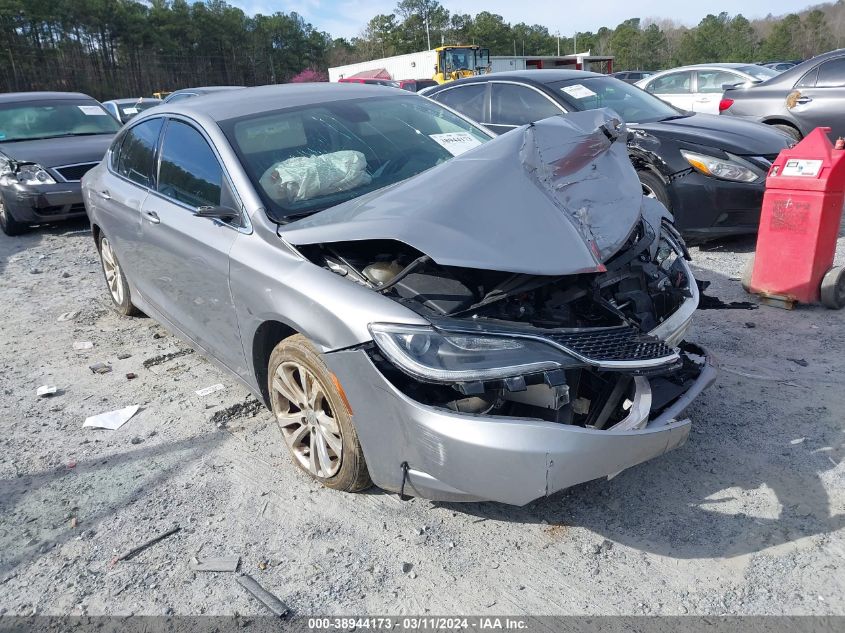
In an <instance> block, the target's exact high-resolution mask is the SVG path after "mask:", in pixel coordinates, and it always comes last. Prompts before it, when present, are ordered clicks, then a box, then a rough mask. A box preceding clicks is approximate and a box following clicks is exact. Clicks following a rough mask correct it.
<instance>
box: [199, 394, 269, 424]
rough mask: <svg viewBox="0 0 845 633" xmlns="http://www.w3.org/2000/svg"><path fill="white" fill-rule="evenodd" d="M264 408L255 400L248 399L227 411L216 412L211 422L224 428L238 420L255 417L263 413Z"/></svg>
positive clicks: (226, 409) (228, 408) (227, 408)
mask: <svg viewBox="0 0 845 633" xmlns="http://www.w3.org/2000/svg"><path fill="white" fill-rule="evenodd" d="M263 407H264V405H262V404H261V403H260V402H259V401H258V400H256V399H255V398H248V399H247V400H244V401H243V402H238V403H237V404H233V405H232V406H230V407H226V408H225V409H220V410H219V411H215V412H214V415H212V416H211V422H212V424H216V425H217V426H218V427H220V428H223V427H224V426H226V424H227V423H229V422H231V421H232V420H235V419H237V418H246V417H253V416H254V415H256V414H257V413H258V412H259V411H261V410H262V408H263Z"/></svg>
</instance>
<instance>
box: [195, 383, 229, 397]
mask: <svg viewBox="0 0 845 633" xmlns="http://www.w3.org/2000/svg"><path fill="white" fill-rule="evenodd" d="M223 389H225V387H224V386H223V383H222V382H218V383H217V384H216V385H211V386H210V387H205V388H203V389H197V390H196V391H195V392H194V393H196V394H197V395H198V396H207V395H209V394H212V393H214V392H215V391H222V390H223Z"/></svg>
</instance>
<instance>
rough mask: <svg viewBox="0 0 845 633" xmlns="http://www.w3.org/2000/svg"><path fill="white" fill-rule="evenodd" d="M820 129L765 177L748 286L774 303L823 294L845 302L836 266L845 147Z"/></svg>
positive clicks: (844, 278)
mask: <svg viewBox="0 0 845 633" xmlns="http://www.w3.org/2000/svg"><path fill="white" fill-rule="evenodd" d="M829 132H830V128H816V129H815V130H813V131H812V132H810V133H809V134H808V135H807V136H806V137H805V138H804V140H802V141H801V142H800V143H798V144H797V145H795V146H794V147H792V148H791V149H786V150H783V151H782V152H781V153H780V155H779V156H778V157H777V158H776V159H775V161H774V163H772V166H771V168H770V169H769V175H768V177H767V178H766V193H765V195H764V196H763V209H762V211H761V214H760V229H759V232H758V234H757V251H756V254H755V256H754V262H753V270H752V271H751V276H750V279H748V277H747V275H746V279H745V280H744V284H745V286H746V290H748V291H749V292H753V293H755V294H759V295H760V296H761V297H762V299H763V301H764V302H766V303H769V304H772V305H778V306H781V307H786V308H792V307H793V306H794V304H795V302H796V301H798V302H801V303H814V302H816V301H819V299H821V301H822V303H824V305H826V306H827V307H829V308H835V309H839V308H842V307H843V305H845V269H843V268H841V267H834V266H833V256H834V251H835V249H836V239H837V237H838V236H839V224H840V220H841V218H842V203H843V200H845V150H843V149H838V148H839V147H840V146H841V145H845V144H843V143H842V142H841V141H840V142H838V143H837V146H836V148H834V146H833V145H832V144H831V142H830V139H828V137H827V134H828V133H829Z"/></svg>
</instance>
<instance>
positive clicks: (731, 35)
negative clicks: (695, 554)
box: [0, 0, 845, 99]
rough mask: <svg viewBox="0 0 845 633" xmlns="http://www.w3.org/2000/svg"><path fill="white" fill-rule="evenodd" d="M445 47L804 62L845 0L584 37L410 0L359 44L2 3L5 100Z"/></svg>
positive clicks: (225, 20) (276, 79)
mask: <svg viewBox="0 0 845 633" xmlns="http://www.w3.org/2000/svg"><path fill="white" fill-rule="evenodd" d="M441 44H479V45H482V46H484V47H487V48H489V49H490V52H491V54H493V55H514V54H515V55H523V54H525V55H556V54H558V52H560V53H561V54H566V53H572V52H575V51H578V52H582V51H586V50H590V51H591V52H592V53H594V54H598V55H614V56H615V57H616V63H615V67H616V69H618V70H624V69H642V70H654V69H659V68H668V67H672V66H676V65H681V64H691V63H699V62H714V61H741V62H753V61H764V60H773V59H806V58H808V57H811V56H813V55H816V54H819V53H822V52H825V51H827V50H830V49H832V48H838V47H841V46H843V45H845V0H837V2H835V3H827V4H822V5H818V6H816V7H811V8H808V9H807V10H805V11H803V12H800V13H795V14H789V15H786V16H783V17H774V16H767V17H766V18H763V19H758V20H748V19H746V18H745V17H743V16H742V15H734V16H732V15H728V14H727V13H720V14H718V15H708V16H706V17H705V18H704V19H703V20H701V22H700V23H699V24H698V25H696V26H694V27H689V28H688V27H685V26H683V25H680V24H677V23H675V22H673V21H672V20H670V19H662V20H661V19H655V18H631V19H627V20H624V21H622V22H621V23H620V24H618V25H617V26H616V27H613V28H611V27H602V28H600V29H598V30H597V31H595V32H592V31H590V32H579V33H557V32H552V31H550V30H549V29H548V27H546V26H543V25H539V24H527V23H525V22H520V23H518V24H511V23H508V22H506V21H505V20H504V19H503V18H502V16H500V15H496V14H494V13H491V12H488V11H481V12H479V13H477V14H476V15H469V14H463V13H451V12H450V11H448V10H447V9H446V8H445V7H443V5H442V4H440V2H438V1H437V0H400V2H399V3H398V4H397V6H396V8H395V10H394V11H393V12H392V13H390V14H384V15H376V16H374V17H373V18H371V19H370V20H369V21H368V22H367V23H366V25H364V27H363V29H362V31H361V33H360V34H359V35H358V36H357V37H353V38H332V37H331V36H330V35H329V34H328V33H325V32H323V31H320V30H318V29H316V28H315V27H314V26H312V25H311V24H309V23H308V22H307V21H306V20H304V19H303V18H302V17H301V16H300V15H298V14H296V13H295V12H291V13H284V12H276V13H273V14H272V15H262V14H258V15H254V16H249V15H247V14H245V13H244V12H243V11H242V10H241V9H239V8H237V7H233V6H231V5H229V4H227V3H226V2H224V1H223V0H208V1H206V2H194V3H189V2H187V0H148V1H147V2H140V1H138V0H58V1H57V0H0V68H2V70H0V91H6V92H8V91H19V90H79V91H83V92H87V93H89V94H91V95H93V96H95V97H97V98H99V99H107V98H114V97H125V96H140V95H149V94H151V93H153V92H155V91H159V90H174V89H176V88H181V87H187V86H192V85H216V84H221V85H260V84H269V83H283V82H288V81H308V80H315V79H316V80H321V79H325V70H326V69H327V68H328V67H329V66H335V65H340V64H345V63H351V62H357V61H366V60H369V59H374V58H378V57H386V56H389V55H398V54H402V53H410V52H415V51H420V50H425V49H426V48H428V47H429V46H431V47H436V46H440V45H441Z"/></svg>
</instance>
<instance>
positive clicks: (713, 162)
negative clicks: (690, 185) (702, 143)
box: [681, 149, 760, 182]
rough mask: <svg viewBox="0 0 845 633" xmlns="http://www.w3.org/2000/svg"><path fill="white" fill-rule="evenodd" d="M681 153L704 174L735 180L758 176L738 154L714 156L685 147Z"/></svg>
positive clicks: (751, 179)
mask: <svg viewBox="0 0 845 633" xmlns="http://www.w3.org/2000/svg"><path fill="white" fill-rule="evenodd" d="M681 154H682V155H683V157H684V158H686V159H687V162H688V163H689V164H690V165H692V167H693V168H694V169H695V170H696V171H700V172H701V173H702V174H704V175H706V176H713V177H714V178H721V179H722V180H733V181H735V182H754V181H756V180H758V179H759V178H760V174H759V173H758V172H757V170H755V169H754V168H753V167H752V166H751V164H750V163H747V162H746V161H744V160H742V159H741V158H739V157H738V156H732V155H730V154H728V158H716V157H715V156H708V155H707V154H699V153H697V152H690V151H688V150H685V149H682V150H681Z"/></svg>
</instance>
